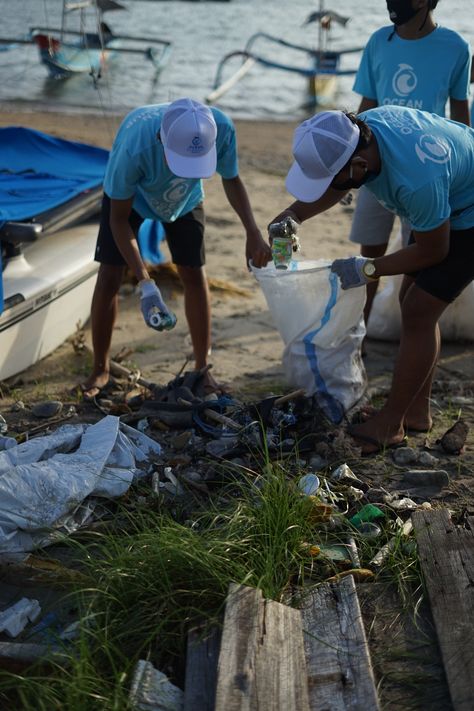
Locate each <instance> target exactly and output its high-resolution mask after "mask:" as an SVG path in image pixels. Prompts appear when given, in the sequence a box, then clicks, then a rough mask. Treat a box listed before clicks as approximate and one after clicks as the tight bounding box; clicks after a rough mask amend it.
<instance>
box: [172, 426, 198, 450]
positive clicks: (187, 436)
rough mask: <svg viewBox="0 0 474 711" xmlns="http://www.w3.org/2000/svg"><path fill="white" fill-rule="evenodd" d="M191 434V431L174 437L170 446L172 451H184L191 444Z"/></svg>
mask: <svg viewBox="0 0 474 711" xmlns="http://www.w3.org/2000/svg"><path fill="white" fill-rule="evenodd" d="M193 434H194V433H193V431H192V430H185V431H184V432H180V433H179V434H178V435H176V437H173V438H172V440H171V442H170V444H171V446H172V447H173V449H184V448H185V447H186V446H187V445H188V444H189V443H190V442H191V440H192V437H193Z"/></svg>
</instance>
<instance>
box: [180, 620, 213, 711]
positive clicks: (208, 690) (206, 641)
mask: <svg viewBox="0 0 474 711" xmlns="http://www.w3.org/2000/svg"><path fill="white" fill-rule="evenodd" d="M220 645H221V631H220V629H217V628H216V627H214V628H212V629H211V630H209V631H208V632H206V633H204V630H203V629H202V628H199V627H198V628H195V629H192V630H190V632H189V634H188V646H187V653H186V679H185V688H184V711H198V709H199V711H214V707H215V702H216V683H217V661H218V659H219V649H220Z"/></svg>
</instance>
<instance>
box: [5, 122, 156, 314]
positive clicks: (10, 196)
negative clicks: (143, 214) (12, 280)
mask: <svg viewBox="0 0 474 711" xmlns="http://www.w3.org/2000/svg"><path fill="white" fill-rule="evenodd" d="M108 157H109V152H108V151H107V150H105V149H104V148H97V147H96V146H90V145H88V144H86V143H76V142H74V141H66V140H64V139H62V138H56V137H54V136H49V135H48V134H46V133H41V132H40V131H35V130H34V129H31V128H23V127H16V126H9V127H7V128H0V227H1V226H2V225H3V224H4V223H5V222H8V221H12V222H22V221H28V220H30V219H32V218H33V217H35V216H36V215H39V214H41V213H42V212H46V211H47V210H51V209H53V208H55V207H59V206H60V205H63V204H65V203H67V202H69V200H71V199H72V198H74V197H76V196H77V195H79V194H80V193H82V192H84V191H85V190H90V189H93V188H96V187H97V186H99V185H101V184H102V181H103V178H104V174H105V167H106V165H107V160H108ZM150 222H151V221H150V220H145V222H144V224H143V228H142V230H141V234H140V240H139V242H140V247H141V249H142V253H143V257H144V259H146V260H147V261H151V262H154V263H155V264H159V263H161V262H162V261H163V257H162V255H161V253H160V250H159V241H160V240H161V239H163V238H164V231H163V227H162V225H161V224H159V223H158V224H150ZM1 268H2V265H1V252H0V274H1ZM2 311H3V289H2V280H1V278H0V314H1V313H2Z"/></svg>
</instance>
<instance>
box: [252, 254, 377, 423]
mask: <svg viewBox="0 0 474 711" xmlns="http://www.w3.org/2000/svg"><path fill="white" fill-rule="evenodd" d="M330 264H331V262H329V261H328V260H318V261H293V262H291V265H290V268H289V269H288V270H287V271H281V270H277V269H275V267H274V265H273V264H270V265H268V266H267V267H264V268H263V269H256V268H255V267H252V270H253V273H254V275H255V277H256V279H257V281H258V282H259V284H260V286H261V287H262V290H263V293H264V295H265V299H266V301H267V304H268V307H269V309H270V311H271V314H272V317H273V321H274V323H275V325H276V327H277V329H278V331H279V332H280V335H281V337H282V339H283V341H284V343H285V349H284V351H283V367H284V370H285V375H286V377H287V379H288V381H289V383H290V384H291V385H294V386H296V387H298V388H304V389H305V391H306V394H307V395H308V396H311V395H314V396H315V399H316V402H317V404H318V405H319V407H321V409H322V410H323V411H324V412H325V414H326V415H327V416H328V417H329V418H330V419H331V420H332V421H333V422H336V423H337V422H340V421H341V419H342V418H343V416H344V413H345V412H347V411H348V410H349V409H350V408H351V407H352V406H353V405H355V403H356V402H357V401H358V400H359V399H360V398H361V397H362V395H363V394H364V392H365V389H366V386H367V376H366V373H365V368H364V364H363V362H362V358H361V344H362V340H363V338H364V335H365V326H364V321H363V308H364V303H365V289H363V288H360V289H350V290H347V291H343V290H342V289H341V285H340V282H339V278H338V277H337V275H336V274H333V273H332V272H331V271H330V269H329V266H330Z"/></svg>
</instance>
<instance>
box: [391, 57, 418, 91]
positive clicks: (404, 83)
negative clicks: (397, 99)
mask: <svg viewBox="0 0 474 711" xmlns="http://www.w3.org/2000/svg"><path fill="white" fill-rule="evenodd" d="M417 84H418V79H417V76H416V74H415V72H414V71H413V67H411V66H410V65H409V64H399V65H398V70H397V71H396V72H395V74H394V77H393V79H392V87H393V90H394V92H395V93H396V94H397V95H398V96H408V94H411V92H412V91H414V89H415V88H416V85H417Z"/></svg>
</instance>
